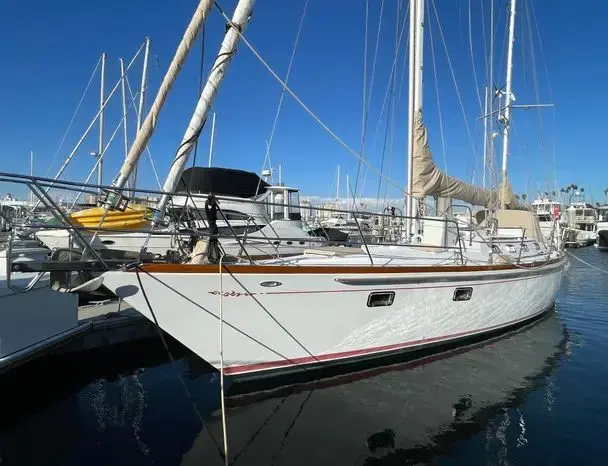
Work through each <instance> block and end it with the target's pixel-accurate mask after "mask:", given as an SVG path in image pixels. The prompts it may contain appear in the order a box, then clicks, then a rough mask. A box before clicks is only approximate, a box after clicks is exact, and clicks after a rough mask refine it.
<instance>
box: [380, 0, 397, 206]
mask: <svg viewBox="0 0 608 466" xmlns="http://www.w3.org/2000/svg"><path fill="white" fill-rule="evenodd" d="M382 4H383V5H384V2H382ZM400 10H401V1H398V2H397V14H396V21H395V54H396V55H397V54H398V53H399V39H398V38H399V13H400ZM391 71H392V72H391V75H390V79H389V86H390V89H391V98H390V100H389V108H388V111H387V112H386V127H385V130H384V142H383V144H382V159H381V162H380V173H383V172H384V159H385V156H386V143H387V138H388V133H389V128H391V123H393V124H394V115H395V112H394V109H393V106H394V103H395V89H396V80H397V76H396V74H397V68H396V67H395V68H393V69H392V70H391ZM391 129H392V131H391V136H392V135H393V134H394V130H395V129H394V127H392V128H391ZM392 140H393V139H391V142H392ZM381 188H382V178H378V191H377V193H376V210H377V209H378V204H379V202H380V189H381ZM382 211H384V207H383V208H382Z"/></svg>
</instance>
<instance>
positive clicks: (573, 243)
mask: <svg viewBox="0 0 608 466" xmlns="http://www.w3.org/2000/svg"><path fill="white" fill-rule="evenodd" d="M564 214H565V223H566V225H567V227H566V228H565V246H566V247H575V248H576V247H585V246H590V245H591V244H593V243H594V242H595V240H596V237H597V231H596V223H597V212H596V210H595V207H593V206H592V205H591V204H587V203H585V202H573V203H572V204H570V206H569V207H568V208H567V209H566V211H565V213H564Z"/></svg>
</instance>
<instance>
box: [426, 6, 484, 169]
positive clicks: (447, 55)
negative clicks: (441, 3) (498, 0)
mask: <svg viewBox="0 0 608 466" xmlns="http://www.w3.org/2000/svg"><path fill="white" fill-rule="evenodd" d="M431 3H432V5H433V11H434V12H435V20H436V21H437V26H438V28H439V34H440V36H441V40H442V42H443V47H444V49H445V54H446V57H447V60H448V66H449V68H450V73H451V75H452V81H453V83H454V87H455V88H456V95H457V96H458V103H459V104H460V110H461V111H462V117H463V119H464V124H465V128H466V130H467V136H468V138H469V141H470V143H471V150H472V152H473V159H474V160H477V151H476V150H475V143H474V141H473V136H472V135H471V128H470V127H469V122H468V120H467V114H466V110H465V108H464V103H463V101H462V96H461V95H460V89H459V88H458V82H457V80H456V74H455V73H454V67H453V66H452V60H451V59H450V53H449V51H448V45H447V42H446V40H445V36H444V34H443V28H442V26H441V21H440V20H439V15H438V13H437V8H436V6H435V0H431ZM429 22H430V21H429Z"/></svg>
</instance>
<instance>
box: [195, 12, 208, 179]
mask: <svg viewBox="0 0 608 466" xmlns="http://www.w3.org/2000/svg"><path fill="white" fill-rule="evenodd" d="M206 29H207V28H206V25H205V23H203V26H202V27H201V59H200V60H201V63H200V66H199V70H198V90H197V96H196V98H197V99H200V98H201V94H202V93H203V77H204V76H205V73H204V70H205V68H204V67H205V30H206ZM197 153H198V138H197V139H196V141H194V154H193V155H192V166H193V167H194V166H196V155H197Z"/></svg>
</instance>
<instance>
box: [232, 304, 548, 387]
mask: <svg viewBox="0 0 608 466" xmlns="http://www.w3.org/2000/svg"><path fill="white" fill-rule="evenodd" d="M544 312H546V310H543V311H540V312H537V313H536V314H533V315H531V316H527V317H525V318H523V319H517V320H512V321H509V322H506V323H504V324H500V325H494V326H492V327H485V328H482V329H479V330H475V331H470V332H458V333H453V334H450V335H442V336H439V337H432V338H423V339H420V340H412V341H408V342H405V343H396V344H392V345H385V346H377V347H373V348H365V349H361V350H351V351H344V352H339V353H327V354H321V355H318V356H314V357H312V356H306V357H301V358H293V359H289V360H280V361H268V362H262V363H256V364H244V365H240V366H230V367H226V368H225V369H224V373H225V374H226V375H239V374H247V373H251V372H258V371H263V370H268V369H278V368H287V367H293V366H299V365H307V364H314V363H320V362H332V361H339V360H346V359H349V358H354V357H357V356H365V355H370V356H371V355H380V354H382V353H388V352H391V351H396V350H400V349H405V348H409V347H412V346H417V345H424V344H428V343H438V342H441V341H448V340H453V339H455V338H459V337H464V336H474V335H478V334H483V333H487V332H491V331H492V330H497V329H500V328H502V327H510V326H512V325H516V324H518V323H520V322H524V321H526V320H529V319H533V318H534V317H536V316H539V315H541V314H542V313H544Z"/></svg>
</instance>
